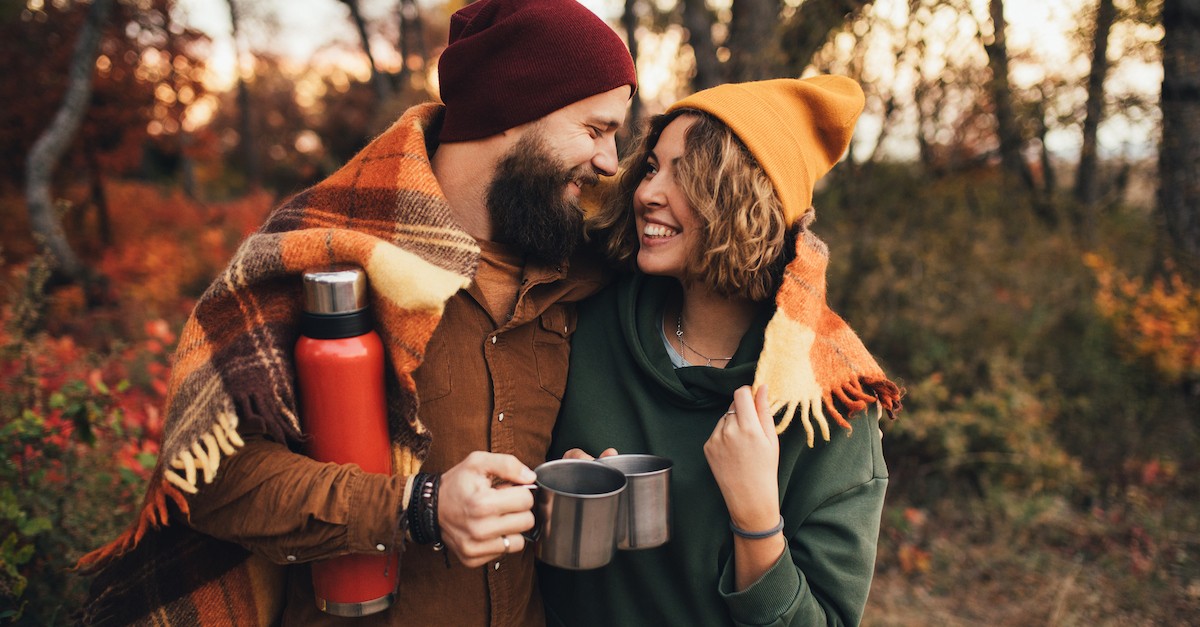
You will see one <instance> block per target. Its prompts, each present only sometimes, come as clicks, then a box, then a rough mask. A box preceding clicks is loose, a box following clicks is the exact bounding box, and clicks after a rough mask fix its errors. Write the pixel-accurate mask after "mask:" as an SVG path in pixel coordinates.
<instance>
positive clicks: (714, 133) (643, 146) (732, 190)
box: [587, 109, 813, 301]
mask: <svg viewBox="0 0 1200 627" xmlns="http://www.w3.org/2000/svg"><path fill="white" fill-rule="evenodd" d="M682 116H689V117H692V118H694V119H695V122H693V124H692V126H691V128H689V129H688V131H687V134H686V135H685V137H684V154H683V156H682V158H681V159H680V160H679V163H678V164H677V166H676V177H675V183H676V184H677V185H679V187H680V189H681V190H683V193H684V195H685V196H686V197H687V201H688V204H690V205H691V207H692V209H693V210H694V211H695V212H696V215H697V216H699V217H700V222H701V223H702V224H703V231H702V233H701V235H700V238H699V240H697V245H696V246H695V247H694V249H693V250H690V251H688V254H689V256H690V261H689V263H688V264H686V267H687V270H686V272H687V274H686V275H685V277H684V282H685V283H687V284H692V283H699V284H702V285H705V286H707V287H708V288H709V289H711V290H713V292H715V293H717V294H720V295H722V296H725V297H740V298H748V299H750V300H754V301H761V300H765V299H767V298H770V297H772V296H773V295H774V294H775V290H776V289H777V288H778V286H779V282H780V280H781V279H782V276H783V268H784V266H785V265H786V264H787V262H788V261H789V260H790V258H791V256H792V255H794V254H795V251H794V250H793V249H792V247H791V246H788V245H787V243H788V242H789V241H791V240H792V239H794V238H792V237H790V235H793V234H794V233H792V231H793V229H792V228H791V225H789V224H787V223H786V222H785V220H784V217H783V208H782V207H781V206H780V201H779V197H778V195H777V194H776V193H775V188H774V186H773V185H772V184H771V180H770V179H769V178H768V177H767V173H766V172H765V171H764V170H763V169H762V167H761V166H759V165H758V161H757V160H756V159H755V158H754V156H753V155H751V154H750V150H749V149H748V148H746V146H745V144H743V143H742V141H741V140H740V139H738V137H737V135H735V134H734V133H733V131H731V130H730V129H729V127H728V126H726V125H725V124H724V123H722V122H721V121H720V120H718V119H717V118H715V117H713V116H712V115H710V114H708V113H704V112H702V111H696V110H692V109H683V110H679V111H673V112H671V113H669V114H667V115H659V116H654V117H653V118H651V119H650V122H649V125H648V127H647V130H646V132H645V133H643V134H642V136H641V137H640V138H639V139H638V140H636V142H635V144H634V149H633V151H632V152H631V153H630V154H629V156H628V157H626V158H625V159H624V161H623V162H622V167H621V174H620V175H619V177H618V179H617V187H616V190H615V191H614V192H613V193H612V194H610V195H609V196H608V198H607V199H606V201H605V202H604V203H603V205H601V207H600V209H599V210H598V211H597V212H596V213H595V214H594V215H592V216H591V217H590V218H589V219H588V225H587V226H588V234H589V238H592V239H599V241H600V242H602V248H603V249H604V251H605V253H606V254H607V255H608V257H609V258H610V259H611V260H613V261H614V262H615V263H617V264H618V265H621V266H623V267H627V268H629V267H632V266H633V265H634V264H635V263H636V257H637V250H638V239H639V237H638V233H637V227H636V223H635V221H634V209H633V194H634V192H635V191H636V190H637V186H638V184H639V183H641V182H642V179H643V178H645V176H646V172H647V167H648V159H649V155H650V151H651V150H653V149H654V146H655V145H656V144H657V143H658V139H659V137H660V136H661V135H662V132H663V129H665V128H666V127H667V125H668V124H670V123H671V122H672V121H674V120H675V119H677V118H679V117H682ZM812 216H813V210H812V208H809V210H808V211H807V212H806V213H805V215H804V216H802V217H801V218H800V220H798V223H799V225H800V226H799V227H797V228H806V227H807V225H808V224H809V223H810V222H811V220H812Z"/></svg>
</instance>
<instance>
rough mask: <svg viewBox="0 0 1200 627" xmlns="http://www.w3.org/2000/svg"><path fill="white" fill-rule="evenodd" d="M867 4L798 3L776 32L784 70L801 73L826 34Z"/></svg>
mask: <svg viewBox="0 0 1200 627" xmlns="http://www.w3.org/2000/svg"><path fill="white" fill-rule="evenodd" d="M870 5H871V2H870V1H869V0H821V1H820V2H805V3H803V4H801V5H800V8H798V9H796V12H795V14H793V15H792V16H791V18H789V19H788V20H787V22H785V23H784V25H783V30H782V31H781V32H780V35H779V42H780V48H781V54H782V60H781V62H782V63H783V69H784V71H785V72H786V73H787V74H788V75H789V76H799V75H800V74H801V73H803V72H804V68H806V67H808V64H809V63H810V62H811V61H812V58H813V55H814V54H816V53H817V51H818V50H820V49H821V46H824V45H825V42H827V41H829V35H830V34H831V33H833V31H835V30H837V29H839V28H841V27H843V26H845V25H846V22H847V21H848V20H849V19H850V18H851V17H852V16H854V15H855V14H857V13H859V12H860V11H862V10H863V9H865V8H866V7H868V6H870Z"/></svg>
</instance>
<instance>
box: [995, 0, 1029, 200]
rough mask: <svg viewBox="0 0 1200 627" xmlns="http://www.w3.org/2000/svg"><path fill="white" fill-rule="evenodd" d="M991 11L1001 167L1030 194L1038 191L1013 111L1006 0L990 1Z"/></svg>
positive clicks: (1007, 176) (1006, 175)
mask: <svg viewBox="0 0 1200 627" xmlns="http://www.w3.org/2000/svg"><path fill="white" fill-rule="evenodd" d="M988 9H989V10H990V12H991V18H992V27H993V29H994V31H995V35H994V36H993V39H992V43H990V44H984V49H985V50H987V56H988V66H989V67H990V68H991V70H992V80H991V84H990V85H989V88H990V89H989V93H990V94H991V97H992V107H993V112H992V113H993V115H995V117H996V135H997V138H998V139H999V142H1000V166H1001V168H1002V169H1003V170H1004V174H1005V178H1006V179H1008V180H1009V181H1019V182H1020V184H1021V185H1022V186H1023V187H1024V189H1025V191H1026V192H1029V193H1030V194H1031V198H1032V194H1033V193H1034V192H1035V189H1036V187H1035V185H1034V181H1033V174H1032V172H1030V170H1029V167H1028V166H1027V165H1026V163H1025V159H1024V157H1022V156H1021V145H1022V144H1023V143H1024V142H1023V139H1022V137H1021V129H1020V126H1019V125H1018V123H1017V115H1016V113H1015V112H1014V110H1013V103H1012V90H1011V89H1010V88H1009V83H1008V45H1007V44H1006V42H1005V36H1004V35H1005V30H1006V29H1007V28H1008V23H1007V22H1006V21H1005V19H1004V0H989V2H988Z"/></svg>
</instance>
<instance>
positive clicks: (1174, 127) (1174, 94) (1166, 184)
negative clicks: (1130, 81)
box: [1158, 0, 1200, 279]
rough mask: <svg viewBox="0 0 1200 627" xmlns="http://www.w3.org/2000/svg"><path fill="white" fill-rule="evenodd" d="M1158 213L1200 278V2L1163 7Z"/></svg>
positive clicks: (1174, 0)
mask: <svg viewBox="0 0 1200 627" xmlns="http://www.w3.org/2000/svg"><path fill="white" fill-rule="evenodd" d="M1162 16H1163V17H1162V21H1163V31H1164V33H1163V40H1162V51H1163V55H1162V56H1163V84H1162V105H1161V106H1162V125H1163V137H1162V144H1161V146H1160V149H1159V150H1160V152H1159V158H1158V166H1159V188H1158V212H1159V216H1160V219H1161V224H1162V226H1163V227H1164V228H1165V229H1166V236H1167V238H1168V241H1169V242H1170V243H1171V244H1172V245H1173V246H1172V248H1173V250H1174V253H1175V255H1176V256H1177V260H1178V261H1179V262H1180V263H1179V264H1178V265H1179V267H1180V268H1181V269H1182V270H1183V271H1184V272H1186V273H1187V274H1188V275H1189V276H1190V277H1191V278H1192V279H1198V278H1200V0H1165V1H1164V2H1163V14H1162Z"/></svg>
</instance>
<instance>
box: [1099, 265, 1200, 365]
mask: <svg viewBox="0 0 1200 627" xmlns="http://www.w3.org/2000/svg"><path fill="white" fill-rule="evenodd" d="M1084 263H1085V264H1086V265H1087V266H1088V267H1089V268H1091V270H1092V272H1093V273H1094V274H1095V276H1096V281H1097V284H1098V289H1097V291H1096V307H1097V308H1098V309H1099V310H1100V312H1101V313H1102V314H1103V315H1104V316H1105V317H1106V318H1107V319H1108V320H1109V322H1111V323H1112V325H1113V327H1114V329H1115V330H1116V333H1117V335H1118V336H1119V338H1120V340H1121V343H1122V347H1123V349H1124V351H1125V353H1126V356H1127V357H1131V358H1145V359H1149V360H1150V362H1151V363H1153V364H1154V367H1155V369H1156V370H1157V371H1158V372H1159V373H1160V374H1162V375H1163V376H1164V377H1166V378H1167V379H1168V380H1170V381H1181V380H1185V379H1194V378H1197V377H1200V287H1196V286H1192V285H1189V284H1188V283H1187V282H1186V281H1184V279H1183V277H1182V276H1181V275H1180V274H1179V273H1178V272H1175V271H1173V270H1170V269H1168V275H1167V276H1166V277H1156V278H1154V279H1153V280H1152V281H1150V282H1149V283H1148V284H1147V282H1146V281H1144V280H1142V279H1141V278H1136V277H1134V278H1130V277H1127V276H1125V275H1124V273H1122V272H1121V271H1120V270H1119V269H1117V268H1116V267H1114V265H1113V264H1112V263H1111V262H1109V261H1108V260H1106V259H1104V258H1103V257H1101V256H1100V255H1097V254H1094V253H1088V254H1086V255H1084Z"/></svg>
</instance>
